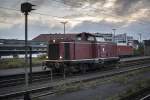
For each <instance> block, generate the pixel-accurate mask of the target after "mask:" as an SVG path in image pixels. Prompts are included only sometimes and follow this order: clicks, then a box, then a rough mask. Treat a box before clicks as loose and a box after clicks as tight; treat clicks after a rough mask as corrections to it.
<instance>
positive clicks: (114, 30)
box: [112, 28, 116, 42]
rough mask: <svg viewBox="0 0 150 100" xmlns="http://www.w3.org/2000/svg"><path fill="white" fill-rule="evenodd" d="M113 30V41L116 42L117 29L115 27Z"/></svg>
mask: <svg viewBox="0 0 150 100" xmlns="http://www.w3.org/2000/svg"><path fill="white" fill-rule="evenodd" d="M112 30H113V32H114V35H113V42H115V35H116V29H115V28H114V29H112Z"/></svg>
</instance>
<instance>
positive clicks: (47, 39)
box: [32, 33, 76, 42]
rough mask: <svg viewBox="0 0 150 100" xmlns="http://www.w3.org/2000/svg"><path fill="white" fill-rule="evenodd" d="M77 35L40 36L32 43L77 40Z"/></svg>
mask: <svg viewBox="0 0 150 100" xmlns="http://www.w3.org/2000/svg"><path fill="white" fill-rule="evenodd" d="M75 38H76V34H75V33H74V34H70V33H67V34H60V33H55V34H40V35H38V36H37V37H35V38H33V39H32V41H43V42H48V41H49V40H56V39H64V40H75Z"/></svg>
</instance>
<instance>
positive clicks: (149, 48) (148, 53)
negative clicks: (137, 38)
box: [143, 40, 150, 56]
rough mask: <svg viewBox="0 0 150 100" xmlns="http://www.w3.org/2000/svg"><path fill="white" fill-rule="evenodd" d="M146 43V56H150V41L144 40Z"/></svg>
mask: <svg viewBox="0 0 150 100" xmlns="http://www.w3.org/2000/svg"><path fill="white" fill-rule="evenodd" d="M143 43H144V55H145V56H150V40H143Z"/></svg>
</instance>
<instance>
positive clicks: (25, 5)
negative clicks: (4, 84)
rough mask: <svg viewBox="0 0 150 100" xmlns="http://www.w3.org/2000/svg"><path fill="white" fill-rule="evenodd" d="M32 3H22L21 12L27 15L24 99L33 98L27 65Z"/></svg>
mask: <svg viewBox="0 0 150 100" xmlns="http://www.w3.org/2000/svg"><path fill="white" fill-rule="evenodd" d="M32 6H35V5H32V4H31V3H28V2H25V3H22V4H21V12H22V13H24V15H25V90H26V93H25V94H24V100H31V98H30V95H29V93H28V87H29V77H28V71H27V66H28V51H27V50H28V14H29V12H31V11H32V10H34V9H32Z"/></svg>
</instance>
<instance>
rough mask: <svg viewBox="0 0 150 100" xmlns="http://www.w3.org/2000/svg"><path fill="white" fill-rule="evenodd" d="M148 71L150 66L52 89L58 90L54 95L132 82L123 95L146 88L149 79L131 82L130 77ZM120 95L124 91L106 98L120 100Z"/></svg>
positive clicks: (125, 84)
mask: <svg viewBox="0 0 150 100" xmlns="http://www.w3.org/2000/svg"><path fill="white" fill-rule="evenodd" d="M149 71H150V68H145V69H141V70H136V71H132V72H128V73H124V74H121V75H117V76H112V77H108V78H104V79H96V80H92V81H88V82H82V81H81V82H79V83H75V84H64V85H61V86H58V87H57V88H55V89H54V90H56V91H58V92H56V95H63V94H65V93H70V92H75V91H79V90H84V89H88V88H93V89H94V88H97V87H99V86H101V85H104V84H111V83H116V84H119V85H123V86H127V85H130V84H132V85H133V87H132V85H131V87H130V88H129V89H132V90H133V91H132V90H127V91H126V92H125V94H126V95H125V96H128V94H130V93H132V92H136V91H138V90H139V89H142V88H146V87H147V86H149V82H150V80H144V79H143V80H136V81H135V80H134V81H135V82H133V80H132V78H134V77H136V76H138V75H142V74H144V73H146V72H149ZM133 83H134V84H133ZM134 86H135V87H134ZM134 90H135V91H134ZM122 95H123V96H124V93H120V94H117V95H115V96H113V97H109V98H108V100H120V98H122V97H123V96H122ZM96 98H99V97H96Z"/></svg>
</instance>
